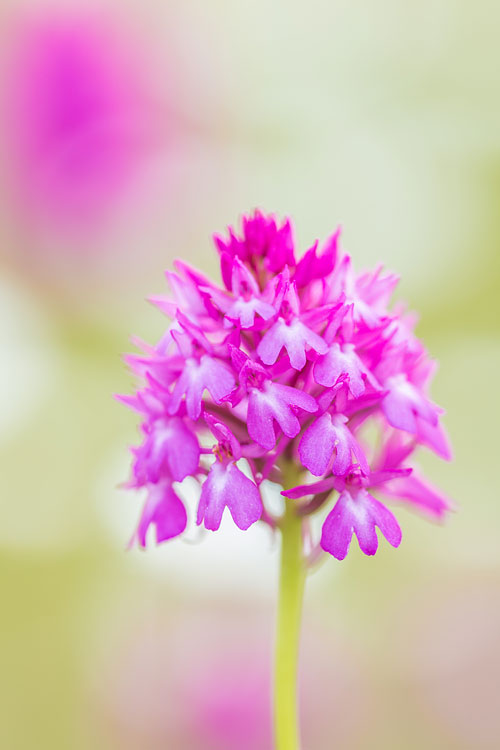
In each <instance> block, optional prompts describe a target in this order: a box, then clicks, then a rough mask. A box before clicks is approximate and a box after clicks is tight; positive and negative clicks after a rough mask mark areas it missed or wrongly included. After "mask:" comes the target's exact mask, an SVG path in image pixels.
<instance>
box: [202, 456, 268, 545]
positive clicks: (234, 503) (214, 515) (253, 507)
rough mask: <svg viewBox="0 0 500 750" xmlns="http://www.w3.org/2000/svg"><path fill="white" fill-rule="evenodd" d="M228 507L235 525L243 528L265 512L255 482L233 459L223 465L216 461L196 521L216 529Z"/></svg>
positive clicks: (204, 490)
mask: <svg viewBox="0 0 500 750" xmlns="http://www.w3.org/2000/svg"><path fill="white" fill-rule="evenodd" d="M226 507H227V508H229V511H230V513H231V516H232V517H233V521H234V522H235V524H236V526H238V528H239V529H242V530H243V531H245V530H246V529H248V528H249V527H250V526H251V525H252V524H253V523H255V522H256V521H258V520H259V518H260V517H261V515H262V500H261V498H260V493H259V490H258V488H257V486H256V485H255V484H254V482H252V480H251V479H249V478H248V477H246V476H245V475H244V474H243V472H242V471H240V470H239V469H238V467H237V466H236V465H235V464H234V463H233V462H231V463H228V464H225V465H224V464H223V463H221V462H219V461H215V463H213V464H212V466H211V468H210V471H209V474H208V477H207V478H206V480H205V482H204V484H203V487H202V489H201V497H200V504H199V506H198V515H197V523H198V524H201V523H204V524H205V528H207V529H210V530H211V531H216V530H217V529H218V528H219V526H220V524H221V520H222V514H223V512H224V508H226Z"/></svg>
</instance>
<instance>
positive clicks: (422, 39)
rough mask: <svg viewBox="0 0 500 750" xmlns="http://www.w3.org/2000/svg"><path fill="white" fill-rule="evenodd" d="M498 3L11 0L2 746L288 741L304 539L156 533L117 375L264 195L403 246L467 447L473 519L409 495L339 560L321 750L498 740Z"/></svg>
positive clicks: (301, 229) (317, 599)
mask: <svg viewBox="0 0 500 750" xmlns="http://www.w3.org/2000/svg"><path fill="white" fill-rule="evenodd" d="M499 24H500V10H499V7H498V4H496V3H493V2H489V1H488V0H477V2H475V3H466V2H461V0H422V2H419V3H415V2H408V3H401V2H396V1H395V0H379V2H369V1H368V0H332V2H328V3H327V2H319V1H317V0H310V2H308V3H306V2H302V1H299V0H288V1H287V2H284V0H277V1H276V2H271V3H270V2H260V0H254V2H230V1H229V0H212V1H211V2H202V0H193V1H192V2H189V3H183V2H180V1H177V0H174V1H173V2H168V3H160V2H156V0H144V2H141V3H139V2H133V1H132V0H128V2H125V3H123V2H122V3H120V4H118V3H117V4H113V3H111V2H109V3H108V2H104V1H103V2H100V3H96V4H94V5H92V6H90V5H89V4H88V3H85V4H83V3H82V4H80V5H79V4H77V3H70V2H66V3H61V2H60V3H51V4H47V3H46V2H44V0H38V2H17V1H16V2H8V0H3V1H2V3H1V5H0V36H1V42H2V44H1V45H0V46H1V49H2V52H1V54H0V65H1V69H0V83H1V90H0V97H1V99H2V108H1V113H2V114H1V118H2V122H1V125H0V136H1V139H0V154H1V155H2V159H1V167H0V196H1V208H0V270H1V276H0V350H1V358H2V366H1V368H0V383H1V387H0V404H1V406H0V409H1V423H0V463H1V471H0V500H1V507H2V512H1V522H0V580H1V599H2V615H1V620H0V623H1V624H0V633H1V641H0V675H1V676H0V747H2V748H5V749H6V750H32V749H34V748H36V749H37V750H45V749H47V750H49V749H50V750H59V749H60V750H88V748H98V749H101V748H102V749H103V750H157V749H158V750H159V749H160V748H162V749H163V748H168V750H190V749H192V750H198V749H201V750H236V749H238V750H240V748H241V749H242V750H245V749H246V748H248V750H250V748H252V749H253V748H257V749H259V750H266V749H267V748H270V739H269V737H270V728H269V727H270V715H269V713H270V711H269V674H268V673H269V666H270V649H271V643H272V637H273V629H274V621H273V618H274V600H275V586H276V581H277V557H276V553H277V550H276V546H275V543H274V542H273V540H272V539H271V537H270V536H269V535H268V534H267V533H266V532H265V531H263V530H262V529H260V528H257V529H255V528H254V529H252V530H251V531H249V532H247V533H246V534H242V533H241V532H238V531H237V530H234V529H232V528H231V527H230V525H228V526H227V527H224V528H223V529H222V530H221V531H220V533H218V534H216V535H209V536H207V537H205V538H203V540H198V539H195V540H191V542H190V543H186V542H182V541H178V540H177V541H174V542H171V543H168V544H166V545H163V547H161V548H157V549H150V550H148V551H147V552H139V551H138V550H133V551H126V545H127V542H128V539H129V538H130V535H131V533H132V530H133V527H134V524H135V522H136V518H137V515H138V512H139V498H138V497H136V496H135V495H134V494H133V493H127V492H125V491H123V490H120V489H119V488H118V484H119V483H120V482H121V481H122V480H124V479H125V478H126V477H127V473H128V460H129V459H128V454H127V446H128V445H129V444H131V443H133V442H134V441H135V440H136V438H137V432H136V419H135V417H134V415H133V414H132V413H129V412H127V410H126V409H124V408H123V407H122V406H120V405H119V404H117V403H116V402H114V401H113V399H112V394H113V393H114V392H117V391H118V392H126V391H127V390H130V389H131V387H132V381H131V379H130V377H129V376H128V374H127V373H126V371H125V367H124V365H123V363H122V361H121V359H120V356H121V353H122V352H124V351H127V350H129V349H130V347H131V345H130V343H129V335H130V334H136V335H139V336H141V337H143V338H144V339H146V340H149V341H151V342H154V341H155V340H156V339H157V338H158V337H159V335H160V334H161V332H162V328H163V327H164V326H165V321H164V320H163V319H162V318H161V316H160V314H159V313H158V312H157V311H155V310H154V309H153V308H151V307H150V306H148V305H147V303H146V302H145V301H144V300H145V298H146V297H147V296H148V295H150V294H153V293H158V292H161V291H163V289H164V278H163V270H164V269H165V268H168V267H169V266H170V265H171V263H172V260H173V258H174V257H176V256H177V257H181V258H184V259H186V260H188V261H189V262H192V263H194V264H197V265H199V266H201V267H202V268H203V269H205V270H206V271H207V272H210V273H213V274H215V273H216V264H215V254H214V252H213V249H212V247H211V241H210V236H211V233H212V232H213V231H220V230H223V229H224V227H225V225H226V224H228V223H233V222H234V221H236V220H237V218H238V216H239V215H240V214H241V213H242V212H244V211H247V210H250V209H252V208H253V207H255V206H261V207H262V208H264V209H266V210H270V211H277V212H278V213H280V214H282V215H284V214H290V215H291V216H292V217H293V219H294V222H295V226H296V232H297V237H298V240H299V243H300V245H301V247H302V248H303V249H304V248H305V247H306V246H307V243H310V242H311V241H312V240H314V239H315V238H316V237H324V236H325V235H326V234H327V233H328V232H329V231H330V230H332V229H333V228H334V227H335V226H336V224H337V223H338V222H341V223H342V224H343V226H344V243H345V246H346V247H347V248H348V249H349V250H350V252H351V253H352V254H353V256H354V258H355V260H356V263H357V266H358V268H359V267H364V266H373V265H375V264H376V263H377V262H379V261H383V262H384V264H385V265H386V266H388V267H389V268H391V269H394V270H396V271H398V272H400V273H401V275H402V282H401V286H400V291H399V295H400V297H402V298H404V299H406V300H408V302H409V303H410V306H411V307H412V308H414V309H416V310H418V311H419V313H420V317H421V322H420V324H419V328H418V333H419V335H421V336H422V337H423V339H424V341H425V343H426V344H427V346H428V348H429V349H430V351H431V353H432V355H433V356H435V357H436V358H437V359H438V360H439V362H440V370H439V372H438V375H437V377H436V380H435V385H434V391H433V394H432V395H433V397H434V399H435V400H436V401H437V402H438V403H440V404H442V405H443V406H444V407H445V409H446V412H447V416H446V417H445V424H446V426H447V428H448V431H449V433H450V436H451V440H452V444H453V446H454V452H455V460H454V462H453V463H452V464H448V465H441V463H440V462H439V461H437V460H434V459H433V458H432V457H430V456H429V455H422V457H421V462H422V464H423V465H424V466H425V468H426V471H427V472H428V475H429V476H430V477H431V479H432V481H433V482H435V483H437V484H439V485H440V486H441V487H442V488H443V490H444V491H445V492H446V493H447V494H449V495H450V496H452V497H453V498H454V499H455V500H456V502H457V505H458V512H457V513H455V514H453V515H452V516H451V518H450V520H449V522H448V524H447V525H445V526H443V527H438V526H435V525H432V524H428V523H427V522H426V521H424V520H422V519H419V518H416V517H413V516H411V515H410V514H409V513H407V512H406V511H404V510H401V512H400V513H399V519H400V521H401V525H402V528H403V544H402V546H401V547H400V549H399V550H398V551H397V552H396V551H394V550H392V549H391V548H389V547H388V545H381V550H380V553H379V554H377V556H376V557H375V558H373V559H371V558H366V557H364V556H363V555H361V554H360V553H359V550H357V547H356V545H353V547H356V549H353V551H352V553H351V554H350V555H349V557H348V559H347V560H346V561H345V562H344V563H338V562H336V561H335V560H333V559H332V560H330V561H328V563H327V564H325V565H324V566H323V567H322V568H321V569H320V571H319V572H317V573H315V574H314V575H313V576H312V578H311V580H310V582H309V587H308V593H307V597H306V612H305V618H304V635H303V650H302V662H301V663H302V698H303V700H302V704H303V722H304V750H329V749H330V748H342V749H344V748H345V749H346V750H347V749H350V748H381V749H382V748H384V750H399V749H400V748H405V749H406V748H409V749H410V750H412V749H413V748H415V749H416V748H422V747H429V748H454V749H455V748H456V749H457V750H464V749H466V748H467V749H468V748H471V749H472V748H474V749H476V748H497V747H499V746H500V711H499V700H500V637H499V634H500V544H499V532H500V506H499V502H498V494H499V492H498V477H497V467H498V456H497V453H498V446H499V437H498V435H499V427H498V424H499V420H500V409H499V398H498V392H497V391H498V385H497V377H498V372H499V369H500V335H499V334H500V331H499V321H500V294H499V282H500V273H499V270H500V260H499V237H500V231H499V230H500V218H499V216H500V215H499V209H498V207H499V202H500V135H499V134H500V47H499V45H498V27H499ZM61 39H62V40H63V42H64V43H63V42H61V43H60V40H61ZM58 40H59V41H58ZM58 45H59V46H58ZM47 48H48V49H49V51H50V54H49V55H48V57H47V54H48V53H47ZM56 48H57V54H56V53H54V54H52V52H53V50H54V49H56ZM78 97H80V99H79V98H78ZM61 102H63V104H64V106H66V104H67V103H68V102H70V103H71V106H69V105H68V107H69V109H68V111H66V110H64V112H63V113H62V114H61V112H60V111H59V109H57V108H58V107H59V108H61V106H62V105H61ZM82 102H83V104H82ZM63 109H64V107H63ZM56 110H57V111H56ZM68 112H69V113H68ZM110 154H111V156H110Z"/></svg>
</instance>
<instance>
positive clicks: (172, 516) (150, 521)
mask: <svg viewBox="0 0 500 750" xmlns="http://www.w3.org/2000/svg"><path fill="white" fill-rule="evenodd" d="M186 524H187V514H186V509H185V507H184V505H183V503H182V501H181V500H180V499H179V498H178V497H177V495H176V494H175V492H174V491H173V489H172V487H171V485H170V484H169V483H165V482H162V483H159V484H153V485H150V488H149V491H148V497H147V500H146V503H145V505H144V508H143V511H142V515H141V519H140V521H139V525H138V527H137V540H138V542H139V544H140V545H141V547H145V546H146V536H147V532H148V529H149V527H150V526H151V525H153V526H155V527H156V542H157V544H160V543H161V542H164V541H166V540H167V539H173V538H174V537H176V536H179V534H182V532H183V531H184V529H185V528H186Z"/></svg>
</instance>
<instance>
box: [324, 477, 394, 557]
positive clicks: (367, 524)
mask: <svg viewBox="0 0 500 750" xmlns="http://www.w3.org/2000/svg"><path fill="white" fill-rule="evenodd" d="M375 527H378V528H379V529H380V531H381V532H382V534H383V535H384V537H385V538H386V539H387V541H388V542H389V544H391V545H392V546H393V547H398V546H399V544H400V542H401V529H400V527H399V524H398V522H397V521H396V519H395V517H394V516H393V514H392V513H391V512H390V510H388V508H386V507H385V505H382V503H380V502H379V501H378V500H376V499H375V498H374V497H372V496H371V495H370V494H369V493H368V492H366V490H364V489H361V490H358V491H357V492H356V493H355V494H351V492H349V491H347V490H344V492H342V493H341V495H340V497H339V499H338V500H337V503H336V505H335V507H334V508H333V510H332V511H331V512H330V513H329V515H328V516H327V518H326V520H325V522H324V524H323V529H322V533H321V547H322V548H323V549H324V550H325V551H326V552H329V553H330V554H331V555H333V556H334V557H336V558H337V560H343V559H344V558H345V556H346V555H347V551H348V549H349V545H350V542H351V538H352V534H353V532H354V534H355V535H356V536H357V538H358V542H359V546H360V549H361V551H362V552H364V553H365V555H374V554H375V552H376V551H377V548H378V539H377V534H376V531H375Z"/></svg>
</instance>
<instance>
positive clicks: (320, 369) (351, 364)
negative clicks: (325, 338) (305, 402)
mask: <svg viewBox="0 0 500 750" xmlns="http://www.w3.org/2000/svg"><path fill="white" fill-rule="evenodd" d="M343 375H347V376H348V378H349V390H350V391H351V393H352V395H353V396H354V398H359V396H361V395H362V394H363V393H364V391H365V382H364V380H363V365H362V363H361V360H360V359H359V357H358V356H357V354H355V352H354V347H353V346H350V345H345V346H344V347H343V349H341V348H340V346H339V344H337V343H333V344H332V345H331V347H330V349H329V350H328V352H327V353H326V354H325V355H324V356H322V357H320V358H319V359H318V361H317V362H316V363H315V365H314V379H315V381H316V382H317V383H318V385H324V386H326V387H327V388H330V387H331V386H332V385H335V383H336V382H337V380H338V379H339V378H340V377H341V376H343Z"/></svg>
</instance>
